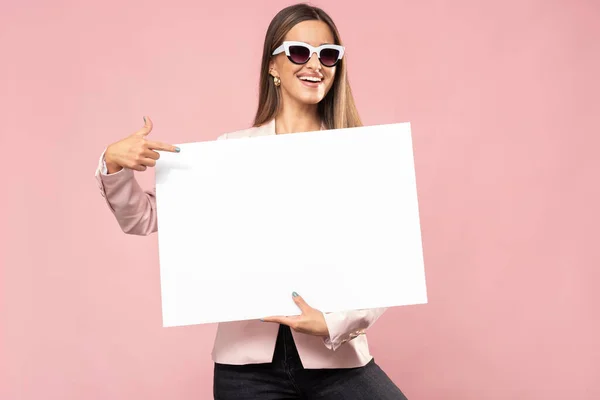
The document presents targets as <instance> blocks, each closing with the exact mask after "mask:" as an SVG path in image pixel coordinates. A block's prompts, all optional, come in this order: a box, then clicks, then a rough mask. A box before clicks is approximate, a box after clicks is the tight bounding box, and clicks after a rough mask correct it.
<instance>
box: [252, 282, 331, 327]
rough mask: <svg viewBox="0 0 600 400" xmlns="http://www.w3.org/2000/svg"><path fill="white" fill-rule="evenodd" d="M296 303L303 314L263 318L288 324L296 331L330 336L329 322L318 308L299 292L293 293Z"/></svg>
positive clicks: (267, 320)
mask: <svg viewBox="0 0 600 400" xmlns="http://www.w3.org/2000/svg"><path fill="white" fill-rule="evenodd" d="M292 298H293V299H294V303H296V305H297V306H298V308H300V311H302V314H301V315H295V316H292V317H283V316H275V317H268V318H263V319H262V321H264V322H276V323H279V324H283V325H287V326H289V327H290V328H292V329H293V330H295V331H296V332H301V333H306V334H309V335H315V336H329V330H328V329H327V323H326V322H325V316H324V315H323V313H322V312H321V311H319V310H317V309H314V308H312V307H311V306H309V305H308V304H306V302H305V301H304V299H303V298H302V297H301V296H299V295H298V293H296V292H294V293H292Z"/></svg>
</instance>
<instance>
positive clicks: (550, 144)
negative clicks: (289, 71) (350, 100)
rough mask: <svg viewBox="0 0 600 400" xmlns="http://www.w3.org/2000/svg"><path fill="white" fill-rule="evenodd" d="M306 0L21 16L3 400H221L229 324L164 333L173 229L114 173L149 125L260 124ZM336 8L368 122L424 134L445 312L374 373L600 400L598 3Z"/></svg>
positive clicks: (5, 163) (13, 21)
mask: <svg viewBox="0 0 600 400" xmlns="http://www.w3.org/2000/svg"><path fill="white" fill-rule="evenodd" d="M83 3H85V4H83ZM288 4H290V2H288V1H274V0H273V1H251V2H250V1H241V0H239V1H229V2H222V1H219V2H214V4H212V5H206V4H205V2H202V1H198V0H195V1H184V0H173V1H169V2H162V1H155V0H148V1H137V0H136V1H126V2H123V1H114V0H111V1H103V2H100V1H96V2H89V1H88V2H77V1H60V0H56V1H53V2H48V1H42V0H28V1H24V0H18V1H17V0H12V1H9V0H5V1H3V2H2V4H1V5H0V35H1V42H0V44H1V46H0V52H1V54H0V132H1V138H0V140H1V142H0V144H1V147H0V149H1V150H0V151H1V155H0V163H1V176H2V178H1V179H2V184H1V186H0V187H1V188H2V189H1V190H2V196H1V197H0V202H1V206H0V217H1V218H0V230H1V231H0V233H1V237H0V246H1V249H0V250H1V251H0V261H1V267H2V268H1V273H2V275H1V287H0V289H1V291H0V295H1V297H0V305H1V315H0V328H1V331H0V333H1V341H0V345H1V348H0V367H1V371H0V372H1V375H0V377H1V379H2V381H1V382H0V398H2V399H7V400H13V399H15V400H16V399H19V400H21V399H23V400H34V399H35V400H37V399H48V400H59V399H60V400H72V399H73V400H74V399H90V400H100V399H102V400H104V399H111V400H120V399H165V398H169V399H186V400H188V399H189V400H192V399H208V398H211V393H212V386H211V385H212V363H211V361H210V349H211V347H212V342H213V337H214V333H215V326H214V325H210V326H191V327H184V328H169V329H164V328H162V327H161V305H160V285H159V269H158V257H157V241H156V240H157V238H156V235H153V236H151V237H147V238H139V237H130V236H126V235H124V234H123V233H121V231H120V230H119V228H118V226H117V224H116V222H115V220H114V218H113V217H112V215H111V213H110V211H109V210H108V208H107V207H106V205H105V203H104V200H103V199H102V198H101V197H100V194H99V191H98V188H97V186H96V182H95V180H94V177H93V174H94V169H95V167H96V162H97V159H98V156H99V155H100V153H101V151H102V150H103V148H104V146H106V145H107V144H109V143H111V142H113V141H116V140H117V139H120V138H122V137H124V136H126V135H128V134H130V133H132V132H133V131H135V130H137V129H138V128H140V127H141V126H142V123H143V122H142V115H150V116H151V117H152V118H153V120H154V123H155V129H154V131H153V133H152V135H153V136H152V137H153V138H155V139H158V140H164V141H169V142H184V141H198V140H212V139H214V138H215V137H216V136H217V135H218V134H220V133H223V132H228V131H232V130H237V129H242V128H245V127H247V126H249V124H250V122H251V119H252V117H253V113H254V111H255V106H256V88H257V79H258V78H257V77H258V72H259V71H258V69H259V60H260V53H261V49H262V40H263V37H264V32H265V30H266V27H267V25H268V23H269V21H270V19H271V18H272V17H273V16H274V14H275V13H276V12H277V11H278V10H279V9H281V8H282V7H283V6H286V5H288ZM316 5H319V6H322V7H324V8H325V9H326V10H327V11H328V12H330V13H331V15H332V16H333V17H334V19H335V20H336V22H337V24H338V26H339V28H340V30H341V32H342V37H343V38H344V40H345V44H346V45H347V48H348V51H347V56H348V62H349V69H350V78H351V82H352V85H353V89H354V93H355V96H356V99H357V102H358V106H359V109H360V111H361V114H362V116H363V119H364V122H365V123H366V124H369V125H370V124H383V123H394V122H404V121H410V122H411V123H412V126H413V131H414V145H415V156H416V166H417V180H418V189H419V199H420V207H421V219H422V225H423V240H424V251H425V262H426V271H427V282H428V292H429V304H428V305H424V306H414V307H404V308H395V309H391V310H389V311H388V312H387V313H386V314H385V315H384V316H383V317H382V318H381V319H380V320H379V322H377V323H376V324H375V326H374V327H373V328H372V329H371V331H370V343H371V347H372V351H373V353H374V355H375V357H376V360H377V361H378V362H379V363H380V364H381V365H382V366H383V368H384V369H385V370H386V371H387V372H388V373H389V375H390V376H391V377H392V378H393V380H394V381H395V382H396V383H397V384H398V385H399V386H400V387H401V388H402V389H403V390H404V391H405V393H406V394H407V395H408V397H409V398H410V399H412V400H414V399H427V400H429V399H432V400H434V399H448V400H453V399H456V400H459V399H460V400H471V399H473V400H475V399H564V398H569V399H597V398H600V379H599V377H600V367H599V365H600V351H599V345H598V338H600V322H599V320H600V313H599V305H600V290H598V284H599V283H600V273H599V270H600V245H599V235H598V223H599V222H600V221H599V216H600V215H599V211H598V206H599V204H600V189H599V185H598V180H599V179H600V178H599V177H598V175H599V172H600V168H599V164H600V163H599V156H598V148H599V145H600V139H599V136H598V135H599V133H600V132H599V129H598V117H599V115H600V100H599V94H598V93H600V82H599V78H598V71H600V40H599V39H600V24H598V20H599V18H600V3H598V2H597V1H595V0H589V1H584V0H580V1H573V0H571V1H568V0H563V1H557V0H555V1H543V0H537V1H535V0H527V1H524V0H509V1H495V2H492V1H478V0H470V1H468V0H456V1H424V0H421V1H406V0H405V1H391V0H390V1H382V0H372V1H369V2H367V3H365V2H345V1H344V2H342V1H337V0H336V1H333V0H331V1H320V2H318V3H316ZM138 176H139V177H140V179H141V182H142V183H143V184H144V186H146V187H150V185H152V183H153V175H152V174H151V173H147V174H143V175H138ZM248 295H252V288H251V287H249V288H248ZM206 306H208V307H209V306H210V305H206Z"/></svg>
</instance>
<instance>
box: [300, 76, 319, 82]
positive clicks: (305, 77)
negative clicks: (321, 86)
mask: <svg viewBox="0 0 600 400" xmlns="http://www.w3.org/2000/svg"><path fill="white" fill-rule="evenodd" d="M300 80H303V81H310V82H321V78H317V77H316V76H301V77H300Z"/></svg>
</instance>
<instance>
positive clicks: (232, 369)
mask: <svg viewBox="0 0 600 400" xmlns="http://www.w3.org/2000/svg"><path fill="white" fill-rule="evenodd" d="M213 391H214V398H215V399H217V400H233V399H238V400H242V399H248V400H257V399H265V400H274V399H277V400H283V399H307V400H308V399H311V400H312V399H322V400H342V399H344V400H346V399H349V400H359V399H365V400H366V399H368V400H376V399H381V400H406V397H405V396H404V394H403V393H402V392H401V391H400V389H399V388H398V387H397V386H396V385H395V384H394V383H393V382H392V381H391V380H390V378H389V377H388V376H387V375H386V374H385V373H384V372H383V371H382V370H381V368H379V366H378V365H377V364H375V361H374V360H371V361H370V362H369V363H368V364H367V365H365V366H364V367H359V368H343V369H304V368H303V367H302V362H301V361H300V357H299V355H298V350H297V349H296V345H295V343H294V339H293V336H292V332H291V331H290V328H289V327H287V326H285V325H280V327H279V333H278V335H277V343H276V344H275V353H274V355H273V362H271V363H267V364H249V365H224V364H215V371H214V386H213Z"/></svg>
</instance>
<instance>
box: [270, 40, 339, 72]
mask: <svg viewBox="0 0 600 400" xmlns="http://www.w3.org/2000/svg"><path fill="white" fill-rule="evenodd" d="M284 51H285V55H286V56H287V58H288V59H289V60H290V61H291V62H293V63H294V64H298V65H302V64H306V63H307V62H308V60H310V57H312V55H313V53H317V56H318V57H319V61H320V62H321V64H323V65H324V66H325V67H330V68H331V67H333V66H335V65H336V64H337V63H338V62H339V61H340V60H341V59H342V57H343V56H344V46H340V45H337V44H323V45H321V46H319V47H313V46H311V45H310V44H307V43H303V42H283V44H282V45H281V46H279V47H278V48H276V49H275V51H274V52H273V55H274V56H275V55H277V54H279V53H283V52H284Z"/></svg>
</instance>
